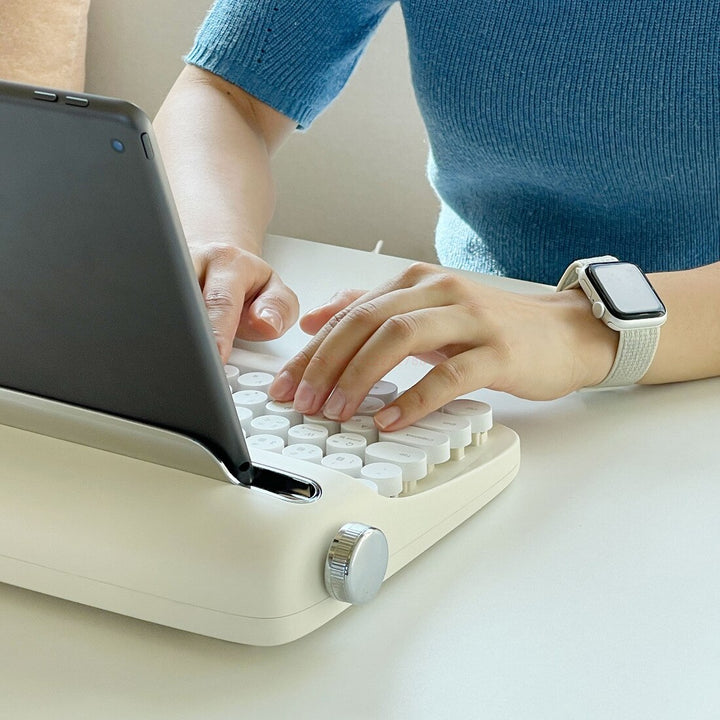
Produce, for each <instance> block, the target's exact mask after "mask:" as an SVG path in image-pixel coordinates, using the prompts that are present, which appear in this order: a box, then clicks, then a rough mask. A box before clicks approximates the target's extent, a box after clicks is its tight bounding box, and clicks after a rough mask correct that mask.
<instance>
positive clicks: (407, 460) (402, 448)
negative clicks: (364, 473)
mask: <svg viewBox="0 0 720 720" xmlns="http://www.w3.org/2000/svg"><path fill="white" fill-rule="evenodd" d="M365 461H366V462H367V463H372V462H389V463H393V464H394V465H398V466H399V467H400V469H401V470H402V476H403V482H404V483H410V482H414V481H416V480H422V479H423V478H424V477H425V476H426V475H427V454H426V453H425V451H424V450H420V448H414V447H408V446H407V445H400V444H399V443H394V442H376V443H373V444H372V445H368V446H367V450H366V451H365Z"/></svg>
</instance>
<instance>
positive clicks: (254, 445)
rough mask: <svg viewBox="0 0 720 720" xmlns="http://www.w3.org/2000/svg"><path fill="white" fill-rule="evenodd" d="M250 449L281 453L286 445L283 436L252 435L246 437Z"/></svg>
mask: <svg viewBox="0 0 720 720" xmlns="http://www.w3.org/2000/svg"><path fill="white" fill-rule="evenodd" d="M245 442H246V443H247V446H248V450H250V452H251V453H252V451H253V450H266V451H269V452H276V453H281V452H282V449H283V448H284V447H285V443H284V442H283V441H282V438H279V437H278V436H277V435H250V436H249V437H247V438H246V439H245Z"/></svg>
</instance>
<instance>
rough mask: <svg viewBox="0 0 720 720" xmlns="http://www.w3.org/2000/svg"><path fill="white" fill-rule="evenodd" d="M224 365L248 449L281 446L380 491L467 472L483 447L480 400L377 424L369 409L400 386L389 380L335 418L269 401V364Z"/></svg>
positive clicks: (488, 420)
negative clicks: (390, 428) (398, 425)
mask: <svg viewBox="0 0 720 720" xmlns="http://www.w3.org/2000/svg"><path fill="white" fill-rule="evenodd" d="M225 373H226V377H227V380H228V384H229V386H230V390H231V391H232V394H233V395H232V397H233V401H234V403H235V409H236V411H237V414H238V417H239V419H240V424H241V426H242V428H243V431H244V433H245V440H246V443H247V446H248V450H249V452H250V456H251V457H252V455H253V451H254V450H255V449H261V450H264V451H269V452H275V453H281V454H283V455H287V456H290V457H292V458H294V459H296V460H301V461H303V462H306V463H315V464H320V465H324V466H327V467H330V468H333V469H334V470H337V471H340V472H343V473H345V474H347V475H349V476H351V477H353V478H356V479H357V480H358V481H359V482H362V483H364V484H366V485H368V487H370V488H371V489H373V490H374V491H377V492H378V493H379V494H380V495H383V496H385V497H404V496H408V495H413V494H416V493H419V492H423V491H424V490H427V489H429V488H431V487H435V486H436V485H438V484H440V483H444V482H447V481H448V480H450V479H452V478H453V477H456V476H458V475H462V474H465V473H466V472H467V471H468V470H470V469H472V467H474V466H475V465H477V464H478V463H482V462H483V461H484V455H486V453H483V446H484V445H485V443H486V440H487V438H488V433H489V432H491V430H492V425H493V421H492V410H491V408H490V406H489V405H488V404H487V403H484V402H480V401H477V400H471V399H465V398H459V399H457V400H453V401H452V402H449V403H447V404H446V405H444V406H443V407H442V408H440V410H438V411H436V412H433V413H430V414H429V415H427V416H426V417H424V418H422V420H419V421H417V422H416V423H415V424H414V425H412V426H410V427H407V428H405V429H403V430H398V431H396V432H382V431H379V430H378V428H377V427H376V426H375V424H374V422H373V415H374V414H375V413H376V412H377V411H378V410H380V408H382V407H384V406H385V405H386V404H387V403H389V402H391V401H392V400H393V399H394V398H395V397H396V396H397V394H398V392H399V391H398V387H397V386H396V385H395V384H394V383H392V382H389V381H387V380H381V381H379V382H378V383H376V384H375V386H374V387H373V388H372V389H371V390H370V392H369V394H368V395H367V397H366V398H365V400H364V401H363V403H362V404H361V405H360V407H359V408H358V411H357V414H356V415H355V416H353V417H352V418H350V419H349V420H348V421H347V422H342V423H340V422H337V421H334V420H330V419H328V418H326V417H324V416H322V415H314V416H307V415H301V414H300V413H299V412H297V411H296V410H295V409H294V408H293V406H292V403H289V402H288V403H278V402H275V401H273V400H272V399H271V398H270V397H269V396H268V393H267V391H268V388H269V387H270V384H271V383H272V381H273V378H274V376H273V374H272V373H270V372H266V371H264V370H257V369H252V370H249V371H248V370H247V369H246V368H241V367H237V366H235V365H226V366H225Z"/></svg>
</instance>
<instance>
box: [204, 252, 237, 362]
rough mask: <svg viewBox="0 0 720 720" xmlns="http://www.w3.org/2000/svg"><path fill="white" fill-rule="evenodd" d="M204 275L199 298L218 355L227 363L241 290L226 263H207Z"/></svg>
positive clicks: (234, 274)
mask: <svg viewBox="0 0 720 720" xmlns="http://www.w3.org/2000/svg"><path fill="white" fill-rule="evenodd" d="M204 275H205V276H204V283H203V286H202V294H203V300H204V301H205V307H206V308H207V313H208V317H209V318H210V325H211V327H212V331H213V335H214V336H215V342H216V343H217V346H218V351H219V352H220V357H221V358H222V361H223V362H227V360H228V358H229V357H230V351H231V350H232V344H233V339H234V337H235V331H236V329H237V327H238V324H239V323H240V315H241V313H242V308H243V304H244V302H245V289H244V286H243V285H242V284H241V283H240V282H239V280H238V275H237V273H235V272H233V269H232V267H228V266H227V265H221V264H218V263H208V264H207V265H206V266H205V274H204Z"/></svg>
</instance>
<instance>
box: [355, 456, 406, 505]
mask: <svg viewBox="0 0 720 720" xmlns="http://www.w3.org/2000/svg"><path fill="white" fill-rule="evenodd" d="M360 477H362V478H365V479H366V480H370V481H372V482H373V483H374V484H375V487H376V488H377V491H378V492H379V493H380V495H383V496H385V497H395V496H396V495H399V494H400V493H401V492H402V489H403V478H402V469H401V468H400V467H399V466H398V465H395V464H394V463H388V462H374V463H370V464H368V465H365V466H364V467H363V469H362V470H361V471H360Z"/></svg>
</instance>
